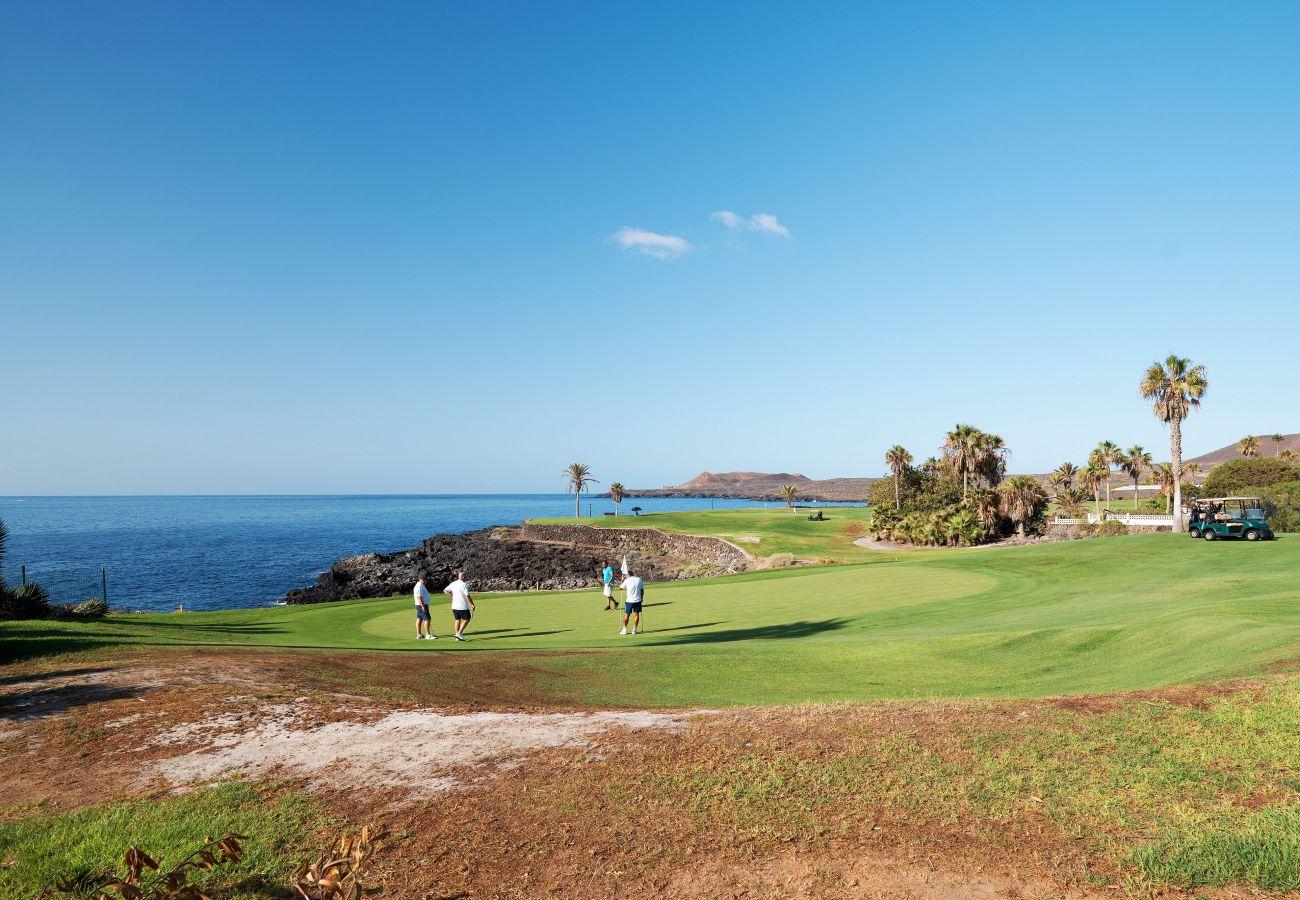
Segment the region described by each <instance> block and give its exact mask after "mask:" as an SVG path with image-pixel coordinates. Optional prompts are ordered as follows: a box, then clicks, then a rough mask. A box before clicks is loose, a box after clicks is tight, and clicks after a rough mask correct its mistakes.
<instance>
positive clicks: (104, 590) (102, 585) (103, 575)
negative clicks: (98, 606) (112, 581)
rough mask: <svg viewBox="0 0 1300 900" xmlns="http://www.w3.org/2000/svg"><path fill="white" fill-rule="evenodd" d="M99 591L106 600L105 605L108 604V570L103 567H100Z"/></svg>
mask: <svg viewBox="0 0 1300 900" xmlns="http://www.w3.org/2000/svg"><path fill="white" fill-rule="evenodd" d="M99 590H100V593H101V594H102V596H103V598H104V603H108V569H106V568H104V567H103V566H100V567H99Z"/></svg>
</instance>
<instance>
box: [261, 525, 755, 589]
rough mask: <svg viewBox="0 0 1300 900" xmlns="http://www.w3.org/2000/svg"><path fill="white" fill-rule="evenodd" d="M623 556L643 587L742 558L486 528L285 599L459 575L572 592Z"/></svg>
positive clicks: (635, 540)
mask: <svg viewBox="0 0 1300 900" xmlns="http://www.w3.org/2000/svg"><path fill="white" fill-rule="evenodd" d="M624 555H626V556H627V558H628V562H629V564H630V565H631V566H632V567H633V568H634V570H635V571H636V572H637V574H639V575H641V576H642V577H643V578H645V579H646V580H647V581H671V580H674V579H679V578H696V577H701V576H705V575H721V574H725V573H727V572H735V571H740V570H742V569H744V568H745V567H746V565H747V564H748V562H749V556H748V554H747V553H746V552H745V551H744V550H742V549H740V548H739V547H736V546H735V545H734V544H730V543H728V542H726V541H724V540H721V539H720V538H709V537H696V536H693V535H678V534H666V533H665V532H662V531H659V530H658V529H655V528H593V527H592V526H589V525H532V524H525V525H519V526H493V527H490V528H483V529H480V530H479V531H471V532H468V533H466V534H435V535H434V536H433V537H430V538H428V539H426V540H424V541H423V542H421V544H420V546H419V547H414V548H412V549H410V550H401V551H398V552H396V553H366V554H362V555H360V556H345V557H343V558H342V559H340V560H337V561H336V562H335V563H334V564H333V565H332V566H330V567H329V569H328V570H326V571H325V572H324V573H322V574H321V576H320V577H319V578H317V579H316V583H315V584H314V585H311V586H310V587H304V588H297V589H295V590H292V591H289V593H288V594H286V595H285V598H284V599H285V602H286V603H289V604H302V603H324V602H329V601H332V600H359V599H368V598H372V597H392V596H394V595H398V594H407V593H410V592H411V589H412V587H413V586H414V584H415V582H416V579H418V578H420V577H421V576H423V577H424V579H425V582H426V583H427V584H428V585H429V589H430V590H431V591H434V592H435V593H436V592H437V591H439V590H441V589H442V587H443V586H444V585H447V584H449V583H451V581H453V580H454V579H455V577H456V575H455V573H456V572H457V571H464V572H465V575H466V580H468V581H469V583H470V586H471V587H472V589H473V590H475V591H480V592H484V591H534V590H576V589H579V588H588V587H591V588H594V587H598V586H599V584H600V577H599V573H600V570H601V569H603V568H604V567H605V566H607V565H612V566H614V567H615V568H617V567H618V565H619V563H620V562H621V561H622V558H623V556H624Z"/></svg>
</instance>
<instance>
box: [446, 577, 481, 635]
mask: <svg viewBox="0 0 1300 900" xmlns="http://www.w3.org/2000/svg"><path fill="white" fill-rule="evenodd" d="M442 592H443V593H444V594H446V595H447V596H448V597H450V598H451V617H452V619H454V620H455V622H456V640H458V641H463V640H465V626H466V625H468V624H469V620H470V616H471V615H472V613H471V612H470V610H474V609H478V607H476V606H475V605H474V598H473V597H471V596H470V595H469V585H468V584H466V583H465V573H464V572H457V573H456V580H455V581H453V582H452V583H451V584H449V585H447V586H446V587H445V588H443V589H442Z"/></svg>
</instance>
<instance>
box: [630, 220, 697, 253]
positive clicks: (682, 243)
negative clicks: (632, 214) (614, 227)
mask: <svg viewBox="0 0 1300 900" xmlns="http://www.w3.org/2000/svg"><path fill="white" fill-rule="evenodd" d="M609 239H610V240H611V241H613V242H614V243H616V244H618V245H619V246H620V247H622V248H623V249H624V250H630V251H632V252H633V253H644V254H645V255H646V256H653V257H654V258H655V259H675V258H676V257H678V256H681V255H682V254H683V253H689V252H690V251H692V250H694V249H695V245H694V244H692V243H691V242H690V241H688V240H686V238H681V237H678V236H677V235H675V234H655V233H654V232H653V231H646V230H645V229H643V228H632V227H630V226H627V225H624V226H623V227H622V228H620V229H619V230H618V231H616V232H614V233H613V234H611V235H610V236H609Z"/></svg>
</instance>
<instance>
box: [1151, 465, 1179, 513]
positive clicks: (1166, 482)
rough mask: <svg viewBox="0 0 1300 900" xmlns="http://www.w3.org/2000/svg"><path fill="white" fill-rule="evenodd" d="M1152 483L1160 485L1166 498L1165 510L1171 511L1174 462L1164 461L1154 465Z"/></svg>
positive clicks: (1161, 491)
mask: <svg viewBox="0 0 1300 900" xmlns="http://www.w3.org/2000/svg"><path fill="white" fill-rule="evenodd" d="M1151 483H1152V484H1156V485H1159V486H1160V493H1161V494H1162V495H1163V496H1164V498H1165V512H1169V498H1170V497H1171V496H1172V495H1173V493H1174V464H1173V463H1167V462H1163V463H1157V464H1156V465H1154V466H1152V467H1151Z"/></svg>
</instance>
